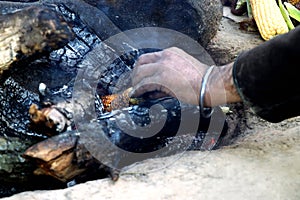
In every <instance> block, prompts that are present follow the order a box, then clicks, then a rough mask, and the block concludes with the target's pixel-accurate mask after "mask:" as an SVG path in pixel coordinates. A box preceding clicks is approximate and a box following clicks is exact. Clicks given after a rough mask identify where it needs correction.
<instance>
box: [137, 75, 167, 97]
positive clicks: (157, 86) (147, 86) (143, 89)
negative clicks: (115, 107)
mask: <svg viewBox="0 0 300 200" xmlns="http://www.w3.org/2000/svg"><path fill="white" fill-rule="evenodd" d="M155 79H156V78H155V77H149V78H145V79H143V80H142V81H141V82H140V83H139V84H138V85H136V86H134V87H133V91H132V96H133V97H139V96H142V95H144V94H146V93H154V92H162V93H165V94H167V96H169V95H170V91H169V90H168V89H167V88H165V87H163V85H162V84H161V83H159V82H157V81H155Z"/></svg>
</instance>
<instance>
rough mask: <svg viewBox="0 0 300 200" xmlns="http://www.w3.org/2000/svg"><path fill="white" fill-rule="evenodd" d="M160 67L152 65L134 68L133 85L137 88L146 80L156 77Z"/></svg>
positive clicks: (132, 74)
mask: <svg viewBox="0 0 300 200" xmlns="http://www.w3.org/2000/svg"><path fill="white" fill-rule="evenodd" d="M160 66H161V65H160V64H157V63H150V64H144V65H141V66H139V67H137V68H134V69H133V71H132V72H131V84H132V85H133V86H135V85H137V84H139V82H141V81H142V80H143V79H145V78H149V77H155V75H157V74H158V70H159V68H160Z"/></svg>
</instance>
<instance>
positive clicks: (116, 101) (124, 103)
mask: <svg viewBox="0 0 300 200" xmlns="http://www.w3.org/2000/svg"><path fill="white" fill-rule="evenodd" d="M131 92H132V88H128V89H126V90H125V91H123V92H122V93H119V94H111V95H106V96H102V97H101V100H102V103H103V107H104V111H105V112H111V111H113V110H117V109H121V108H125V107H128V106H129V105H136V104H139V103H140V102H141V101H142V100H141V99H137V98H131V97H130V93H131Z"/></svg>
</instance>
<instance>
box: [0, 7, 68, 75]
mask: <svg viewBox="0 0 300 200" xmlns="http://www.w3.org/2000/svg"><path fill="white" fill-rule="evenodd" d="M0 24H1V27H0V55H1V56H0V75H1V74H2V73H3V71H5V70H7V69H9V68H10V67H12V66H14V64H17V63H18V62H21V61H24V60H26V61H28V60H30V59H32V58H34V57H35V56H37V55H39V56H40V55H41V54H45V53H49V52H50V51H52V50H54V49H58V48H60V47H62V46H64V45H65V44H66V43H67V42H68V41H69V40H70V39H71V38H72V37H73V34H72V32H71V30H70V28H69V26H68V25H67V23H66V22H64V21H63V20H62V18H61V17H60V16H59V15H58V14H57V13H56V12H54V11H53V10H50V9H47V8H43V7H29V8H25V9H22V10H20V11H18V12H14V13H10V14H6V15H2V16H0Z"/></svg>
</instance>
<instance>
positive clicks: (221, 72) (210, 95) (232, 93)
mask: <svg viewBox="0 0 300 200" xmlns="http://www.w3.org/2000/svg"><path fill="white" fill-rule="evenodd" d="M232 68H233V63H230V64H227V65H224V66H219V67H214V68H213V70H212V71H211V74H210V76H209V77H208V80H207V85H206V90H205V91H206V92H205V95H204V106H206V107H213V106H217V105H222V104H225V103H236V102H240V101H241V98H240V96H239V94H238V92H237V89H236V86H235V84H234V81H233V75H232Z"/></svg>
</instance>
